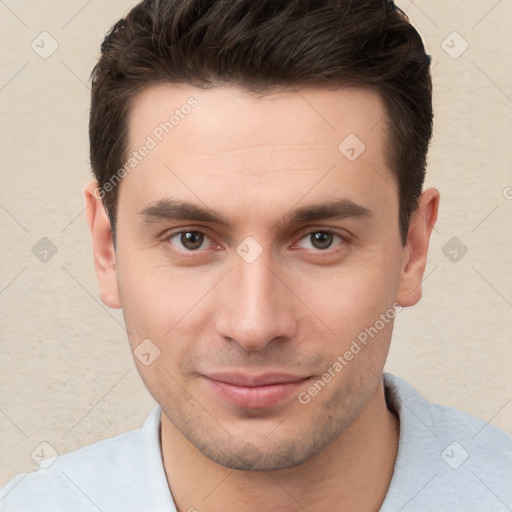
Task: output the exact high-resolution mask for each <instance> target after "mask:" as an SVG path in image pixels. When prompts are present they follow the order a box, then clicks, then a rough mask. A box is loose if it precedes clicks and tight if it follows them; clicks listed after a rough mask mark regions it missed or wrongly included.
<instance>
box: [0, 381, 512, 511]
mask: <svg viewBox="0 0 512 512" xmlns="http://www.w3.org/2000/svg"><path fill="white" fill-rule="evenodd" d="M383 378H384V384H385V389H386V397H387V400H388V405H389V406H390V407H391V408H392V409H394V410H395V411H396V413H397V414H398V416H399V418H400V440H399V448H398V456H397V460H396V464H395V469H394V473H393V478H392V480H391V484H390V486H389V490H388V493H387V495H386V498H385V500H384V503H383V505H382V507H381V509H380V512H398V511H404V512H407V511H414V512H422V511H435V512H439V511H442V512H456V511H460V512H473V511H474V512H476V511H479V512H506V511H507V510H508V511H510V510H512V436H511V435H510V434H507V433H506V432H504V431H503V430H500V429H498V428H496V427H495V426H493V425H491V424H489V423H485V422H484V421H482V420H480V419H477V418H475V417H473V416H470V415H468V414H466V413H463V412H461V411H458V410H456V409H453V408H451V407H445V406H442V405H435V404H431V403H429V402H427V401H426V400H425V398H423V396H422V395H421V394H420V393H419V392H418V391H417V390H416V389H414V388H413V387H412V386H411V385H410V384H408V383H407V382H405V381H404V380H402V379H400V378H398V377H395V376H393V375H391V374H388V373H385V374H384V376H383ZM160 414H161V410H160V408H159V407H157V408H155V409H154V410H153V411H152V412H151V414H150V415H149V416H148V417H147V419H146V421H145V422H144V425H143V427H142V428H141V429H140V430H134V431H132V432H128V433H126V434H121V435H119V436H116V437H113V438H111V439H106V440H103V441H100V442H98V443H94V444H92V445H89V446H86V447H84V448H81V449H80V450H76V451H74V452H71V453H68V454H65V455H61V456H58V457H57V458H56V459H53V460H49V461H47V462H46V463H45V464H42V465H43V466H44V467H42V468H41V469H39V470H38V471H37V472H33V473H25V474H21V475H18V476H17V477H15V478H14V479H12V480H11V481H10V482H9V483H8V484H7V486H6V487H5V488H4V489H3V490H2V492H1V493H0V510H1V511H2V512H61V511H62V512H86V511H87V512H98V511H102V512H110V511H119V512H132V511H133V512H142V511H147V512H176V508H175V505H174V502H173V499H172V495H171V492H170V490H169V486H168V484H167V479H166V476H165V472H164V467H163V462H162V455H161V450H160V437H159V429H160ZM194 508H196V509H197V510H199V511H200V510H201V507H200V503H191V504H190V508H189V510H193V509H194Z"/></svg>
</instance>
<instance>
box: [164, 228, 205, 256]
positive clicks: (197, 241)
mask: <svg viewBox="0 0 512 512" xmlns="http://www.w3.org/2000/svg"><path fill="white" fill-rule="evenodd" d="M206 238H207V237H206V235H205V234H204V233H201V231H180V232H179V233H175V234H173V235H171V236H170V237H169V242H170V243H171V244H173V245H175V246H177V247H178V249H181V250H183V249H185V250H186V251H196V250H197V249H200V248H201V246H202V245H203V243H204V241H205V239H206Z"/></svg>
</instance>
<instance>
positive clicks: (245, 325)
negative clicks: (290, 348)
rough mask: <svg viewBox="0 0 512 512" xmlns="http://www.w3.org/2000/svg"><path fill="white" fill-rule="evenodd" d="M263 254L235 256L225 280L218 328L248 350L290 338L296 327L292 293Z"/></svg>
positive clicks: (222, 333)
mask: <svg viewBox="0 0 512 512" xmlns="http://www.w3.org/2000/svg"><path fill="white" fill-rule="evenodd" d="M269 264H270V261H269V258H266V257H265V256H264V255H263V254H262V255H260V257H259V258H258V259H257V260H256V261H253V262H252V263H247V262H246V261H244V260H243V259H242V258H239V257H238V256H237V255H236V256H235V261H234V268H233V270H232V271H231V272H230V276H229V279H228V282H226V283H225V286H224V288H223V290H222V291H221V290H219V292H220V293H222V296H223V297H222V300H221V303H222V304H223V307H222V308H221V309H220V310H219V311H218V316H217V328H218V332H219V334H221V335H222V336H223V337H224V338H225V339H230V340H233V341H235V342H237V343H238V344H239V345H240V346H241V347H243V348H244V349H245V350H262V349H263V348H265V346H266V345H267V344H269V343H270V342H271V341H278V340H281V341H282V340H285V339H289V338H291V337H292V336H293V335H294V333H295V332H296V329H297V315H296V314H294V301H293V294H292V293H291V292H290V291H289V290H288V288H287V287H286V285H285V284H283V281H282V279H281V278H280V276H278V272H277V271H276V270H277V269H276V270H273V269H272V268H271V267H270V265H269Z"/></svg>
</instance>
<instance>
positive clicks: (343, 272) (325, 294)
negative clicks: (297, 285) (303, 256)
mask: <svg viewBox="0 0 512 512" xmlns="http://www.w3.org/2000/svg"><path fill="white" fill-rule="evenodd" d="M399 276H400V266H399V262H397V260H396V259H395V260H393V259H391V258H390V259H389V260H388V261H386V260H385V259H384V258H382V257H380V256H378V257H376V258H371V259H368V260H367V261H366V262H363V261H359V262H357V263H354V264H350V265H344V266H340V267H339V268H337V269H333V270H332V272H330V273H329V274H328V275H325V276H322V277H321V278H319V279H315V280H313V279H311V278H309V277H306V278H305V277H302V278H301V279H300V280H301V281H302V282H303V283H304V285H303V290H304V291H303V294H304V295H303V296H304V297H307V304H308V306H310V308H311V309H312V310H313V311H315V312H318V316H319V317H320V318H321V319H322V320H323V321H324V322H325V324H327V326H329V327H330V329H331V330H332V331H334V333H335V335H336V338H338V339H339V338H340V337H341V338H342V339H349V338H351V337H353V336H355V335H357V334H358V332H360V331H361V330H363V329H364V328H365V327H368V326H370V325H373V324H374V323H375V321H376V320H378V319H379V317H380V315H381V314H384V313H386V312H387V311H388V310H389V308H390V307H392V304H393V303H394V302H395V297H396V294H397V291H398V285H399Z"/></svg>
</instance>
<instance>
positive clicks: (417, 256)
mask: <svg viewBox="0 0 512 512" xmlns="http://www.w3.org/2000/svg"><path fill="white" fill-rule="evenodd" d="M438 208H439V191H438V190H436V189H435V188H429V189H428V190H425V191H424V192H423V194H421V197H420V201H419V206H418V208H417V210H416V211H415V212H414V213H413V214H412V215H411V221H410V224H409V232H408V234H407V245H406V246H405V247H404V249H403V251H404V253H403V254H404V261H403V265H402V274H401V278H400V288H399V291H398V297H397V302H398V303H399V304H401V305H402V306H404V307H406V306H414V304H416V303H417V302H418V301H419V300H420V299H421V281H422V279H423V274H424V272H425V267H426V265H427V252H428V244H429V241H430V234H431V233H432V228H433V227H434V224H435V223H436V220H437V211H438Z"/></svg>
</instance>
